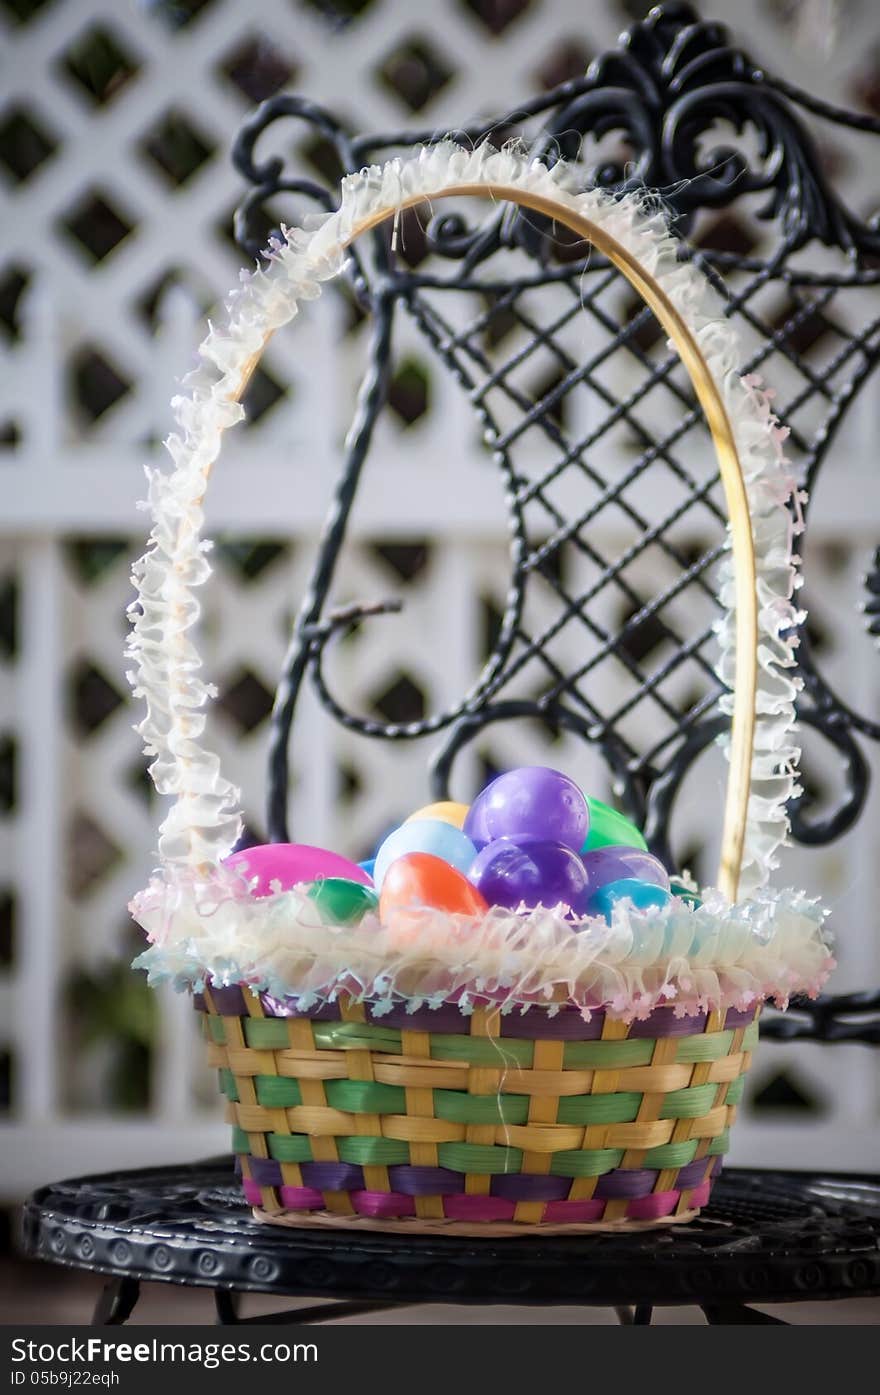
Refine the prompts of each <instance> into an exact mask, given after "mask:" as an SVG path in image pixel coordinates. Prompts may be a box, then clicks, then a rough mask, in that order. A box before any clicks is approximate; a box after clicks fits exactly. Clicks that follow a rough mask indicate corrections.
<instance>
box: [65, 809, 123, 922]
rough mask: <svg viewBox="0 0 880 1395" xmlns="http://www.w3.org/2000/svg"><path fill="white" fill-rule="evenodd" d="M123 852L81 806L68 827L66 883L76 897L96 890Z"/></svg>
mask: <svg viewBox="0 0 880 1395" xmlns="http://www.w3.org/2000/svg"><path fill="white" fill-rule="evenodd" d="M124 856H125V855H124V853H123V851H122V849H121V848H120V847H119V845H118V844H117V843H115V842H114V841H113V839H112V838H111V837H110V835H109V834H108V833H107V832H105V830H104V829H103V828H102V827H101V825H100V824H99V823H97V822H96V820H95V819H93V818H92V817H91V815H90V814H86V813H85V812H84V811H83V810H81V809H79V810H75V811H74V813H73V814H72V815H71V818H70V823H69V824H68V830H67V885H68V889H69V891H70V895H71V896H72V897H73V899H74V900H75V901H78V900H81V899H82V898H83V897H85V896H88V895H89V893H90V892H91V891H93V890H95V889H96V888H97V887H98V886H99V885H100V883H101V882H102V881H104V880H105V878H106V877H108V876H109V875H110V873H111V872H112V871H113V869H114V868H115V867H117V866H118V865H119V864H120V863H121V862H122V861H123V860H124Z"/></svg>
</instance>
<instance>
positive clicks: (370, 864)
mask: <svg viewBox="0 0 880 1395" xmlns="http://www.w3.org/2000/svg"><path fill="white" fill-rule="evenodd" d="M358 867H360V869H361V871H362V872H366V874H367V876H368V877H369V879H370V881H372V880H373V873H374V872H375V870H376V859H375V858H374V857H368V858H366V859H365V860H364V861H363V862H359V863H358Z"/></svg>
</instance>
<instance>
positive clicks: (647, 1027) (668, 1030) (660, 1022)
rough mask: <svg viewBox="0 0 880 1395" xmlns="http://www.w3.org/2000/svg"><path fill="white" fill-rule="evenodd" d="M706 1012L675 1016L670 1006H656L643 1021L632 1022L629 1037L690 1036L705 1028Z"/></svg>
mask: <svg viewBox="0 0 880 1395" xmlns="http://www.w3.org/2000/svg"><path fill="white" fill-rule="evenodd" d="M707 1016H708V1013H705V1012H700V1013H697V1015H696V1016H695V1017H676V1015H675V1013H674V1012H673V1010H672V1008H671V1007H663V1008H656V1009H655V1010H654V1012H652V1013H651V1015H650V1017H646V1018H645V1019H644V1021H643V1022H633V1023H632V1024H631V1026H630V1029H629V1034H630V1036H631V1037H640V1038H645V1037H647V1038H649V1039H650V1038H653V1037H691V1036H696V1035H697V1033H698V1032H703V1031H705V1029H706V1018H707Z"/></svg>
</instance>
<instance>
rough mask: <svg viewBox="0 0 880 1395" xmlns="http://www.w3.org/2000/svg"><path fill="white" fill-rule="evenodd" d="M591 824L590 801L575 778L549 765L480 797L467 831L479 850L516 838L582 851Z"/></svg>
mask: <svg viewBox="0 0 880 1395" xmlns="http://www.w3.org/2000/svg"><path fill="white" fill-rule="evenodd" d="M589 824H590V815H589V810H588V809H587V801H586V799H585V798H584V796H583V794H582V793H581V791H580V790H579V789H578V787H577V785H576V784H575V782H574V780H570V779H569V778H568V776H567V775H562V774H561V773H560V772H559V771H558V770H550V769H548V767H547V766H545V765H523V766H520V767H519V768H518V769H517V770H508V771H507V772H506V773H505V774H504V775H499V776H498V778H497V779H495V780H493V781H492V783H491V784H489V785H487V786H486V788H485V789H484V790H482V791H481V793H480V794H478V795H477V797H476V799H475V800H474V802H473V804H472V805H471V807H470V809H469V810H468V816H467V818H466V819H465V821H464V830H463V831H464V832H465V834H466V835H467V837H468V838H470V840H471V842H472V843H473V844H474V846H475V847H477V848H484V847H485V846H486V844H487V843H494V842H495V841H496V839H498V838H514V839H517V840H520V839H521V840H522V841H523V842H524V841H525V840H526V839H536V840H539V841H541V842H546V843H564V844H565V846H566V847H567V848H571V849H572V850H573V851H574V852H580V850H581V848H582V847H583V845H584V839H585V838H586V836H587V830H588V828H589Z"/></svg>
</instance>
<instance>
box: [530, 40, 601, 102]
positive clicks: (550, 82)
mask: <svg viewBox="0 0 880 1395" xmlns="http://www.w3.org/2000/svg"><path fill="white" fill-rule="evenodd" d="M592 57H593V55H592V53H591V52H590V50H589V49H588V48H587V46H586V44H583V43H581V41H580V39H561V40H560V42H559V43H558V44H555V45H554V46H553V48H552V49H551V50H550V52H549V53H548V54H547V56H546V58H544V60H543V62H542V63H541V66H540V67H539V68H538V69H537V72H536V74H535V76H536V77H537V79H538V82H539V83H540V84H541V86H542V87H543V88H545V89H546V90H547V91H549V90H550V89H551V88H553V87H558V86H559V84H560V83H562V82H571V81H572V80H573V79H574V78H579V77H583V75H584V73H585V72H586V71H587V68H588V67H589V66H590V62H591V60H592Z"/></svg>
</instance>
